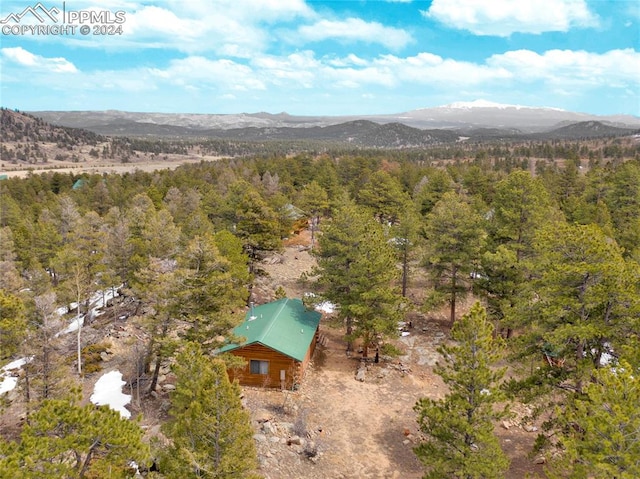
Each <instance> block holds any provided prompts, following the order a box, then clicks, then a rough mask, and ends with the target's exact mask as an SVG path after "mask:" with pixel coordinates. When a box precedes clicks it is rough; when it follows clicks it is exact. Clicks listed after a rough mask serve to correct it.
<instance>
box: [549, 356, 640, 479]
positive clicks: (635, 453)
mask: <svg viewBox="0 0 640 479" xmlns="http://www.w3.org/2000/svg"><path fill="white" fill-rule="evenodd" d="M639 372H640V369H636V370H634V369H633V367H632V366H631V365H630V364H629V363H628V362H626V361H624V360H621V361H620V363H619V364H618V365H617V366H616V367H615V368H614V367H605V368H602V369H600V370H598V371H595V372H594V376H593V378H592V381H591V382H589V384H587V385H586V386H585V388H584V393H583V394H576V395H575V396H574V398H573V400H572V401H571V403H570V404H569V405H568V407H565V408H564V409H563V410H562V411H561V412H560V411H559V412H558V417H559V418H560V421H561V428H560V440H559V445H560V447H561V453H560V454H559V455H558V456H556V458H555V459H552V461H551V466H550V470H549V471H547V475H548V477H549V478H551V479H555V478H558V479H559V478H565V477H569V478H575V479H578V478H584V477H589V478H593V479H609V478H616V479H635V478H637V477H640V411H639V410H638V405H639V404H640V374H639Z"/></svg>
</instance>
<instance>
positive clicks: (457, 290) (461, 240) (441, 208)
mask: <svg viewBox="0 0 640 479" xmlns="http://www.w3.org/2000/svg"><path fill="white" fill-rule="evenodd" d="M424 236H425V239H426V241H427V246H426V247H427V256H426V258H425V264H426V267H427V271H428V273H429V275H430V276H431V278H432V280H433V283H434V289H435V294H434V295H432V298H431V300H432V301H433V302H436V301H438V300H439V299H446V300H447V301H448V302H449V305H450V321H451V324H452V325H453V323H454V321H455V317H456V301H457V299H458V298H459V297H460V296H462V295H464V294H466V292H467V291H468V287H467V286H466V279H465V278H468V277H469V275H470V274H471V272H472V271H473V270H474V265H475V264H476V263H477V261H478V259H479V257H480V252H481V251H482V248H483V246H484V243H485V237H486V233H485V231H484V229H483V226H482V218H481V217H480V215H478V214H477V213H476V212H475V211H473V209H472V208H471V206H470V205H469V204H468V203H467V202H466V201H464V199H463V198H461V197H460V195H458V194H457V193H454V192H448V193H445V194H444V195H443V196H442V199H441V200H440V201H438V203H437V204H436V205H435V207H434V208H433V210H432V211H431V212H430V213H429V215H428V216H427V219H426V224H425V228H424Z"/></svg>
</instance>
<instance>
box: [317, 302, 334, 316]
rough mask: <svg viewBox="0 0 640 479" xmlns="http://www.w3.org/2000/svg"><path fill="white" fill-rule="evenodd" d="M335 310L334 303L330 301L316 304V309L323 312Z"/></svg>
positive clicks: (330, 312)
mask: <svg viewBox="0 0 640 479" xmlns="http://www.w3.org/2000/svg"><path fill="white" fill-rule="evenodd" d="M335 310H336V305H335V304H333V303H332V302H330V301H323V302H322V303H320V304H318V305H316V311H322V312H323V313H327V314H332V313H334V312H335Z"/></svg>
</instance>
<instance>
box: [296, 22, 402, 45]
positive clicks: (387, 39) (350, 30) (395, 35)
mask: <svg viewBox="0 0 640 479" xmlns="http://www.w3.org/2000/svg"><path fill="white" fill-rule="evenodd" d="M297 35H298V38H301V39H302V40H306V41H311V42H317V41H322V40H328V39H332V40H341V41H349V42H353V41H359V42H366V43H378V44H380V45H384V46H386V47H387V48H390V49H392V50H397V49H400V48H403V47H404V46H406V45H407V44H408V43H410V42H412V41H413V39H412V38H411V35H409V34H408V33H407V32H406V31H404V30H401V29H399V28H393V27H385V26H384V25H382V24H381V23H378V22H365V21H364V20H362V19H360V18H348V19H346V20H319V21H317V22H316V23H314V24H313V25H303V26H301V27H299V28H298V30H297Z"/></svg>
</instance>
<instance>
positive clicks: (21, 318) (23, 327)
mask: <svg viewBox="0 0 640 479" xmlns="http://www.w3.org/2000/svg"><path fill="white" fill-rule="evenodd" d="M26 334H27V317H26V314H25V307H24V303H23V301H22V300H21V299H20V298H19V297H18V296H16V295H13V294H11V293H7V292H5V291H4V290H2V289H0V361H2V360H4V359H7V358H9V357H11V356H12V355H13V354H14V353H15V352H16V351H17V350H18V348H19V347H20V343H21V342H22V340H23V339H24V337H25V336H26Z"/></svg>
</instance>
